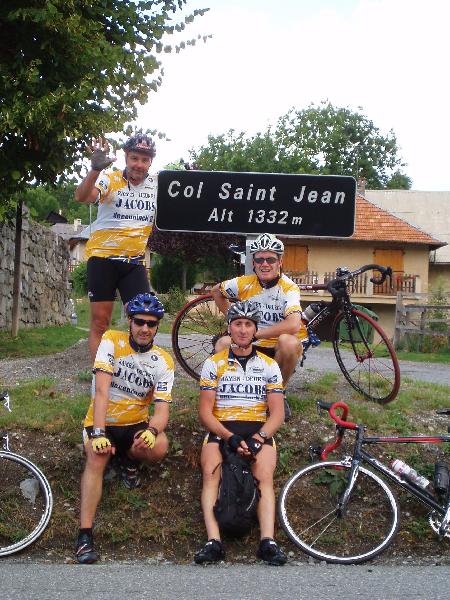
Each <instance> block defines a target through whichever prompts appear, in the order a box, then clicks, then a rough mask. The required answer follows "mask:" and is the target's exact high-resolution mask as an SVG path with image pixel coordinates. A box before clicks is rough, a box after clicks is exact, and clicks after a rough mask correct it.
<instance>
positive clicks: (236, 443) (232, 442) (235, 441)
mask: <svg viewBox="0 0 450 600" xmlns="http://www.w3.org/2000/svg"><path fill="white" fill-rule="evenodd" d="M243 441H244V438H243V437H242V436H241V435H237V434H236V433H235V434H234V435H232V436H231V437H230V438H228V445H229V446H230V448H231V449H232V450H233V452H236V450H237V449H238V448H239V447H240V445H241V442H243Z"/></svg>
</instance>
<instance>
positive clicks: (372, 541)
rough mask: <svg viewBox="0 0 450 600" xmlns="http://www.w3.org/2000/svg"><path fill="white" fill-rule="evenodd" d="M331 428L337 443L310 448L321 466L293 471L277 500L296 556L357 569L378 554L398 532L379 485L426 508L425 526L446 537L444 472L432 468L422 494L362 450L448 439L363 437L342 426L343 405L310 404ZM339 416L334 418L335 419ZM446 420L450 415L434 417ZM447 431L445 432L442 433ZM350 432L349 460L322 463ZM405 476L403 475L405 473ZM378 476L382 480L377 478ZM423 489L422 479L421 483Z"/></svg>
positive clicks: (448, 504)
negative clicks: (400, 492) (432, 478)
mask: <svg viewBox="0 0 450 600" xmlns="http://www.w3.org/2000/svg"><path fill="white" fill-rule="evenodd" d="M317 405H318V408H319V409H325V410H327V411H328V412H329V414H330V416H331V418H332V419H334V421H335V422H336V424H337V425H336V439H335V440H334V441H333V442H332V443H329V444H328V445H326V446H325V447H324V448H323V449H317V448H310V451H312V453H316V454H320V456H321V459H322V461H323V462H316V463H314V464H311V465H309V466H307V467H304V468H302V469H300V470H299V471H298V472H297V473H295V474H294V475H292V477H290V479H288V481H287V482H286V483H285V485H284V487H283V489H282V491H281V494H280V497H279V500H278V516H279V520H280V524H281V526H282V527H283V529H284V531H285V532H286V534H287V535H288V537H289V538H290V540H291V541H292V542H293V543H294V544H295V545H296V546H297V547H298V548H300V549H301V550H303V551H304V552H306V554H309V555H310V556H312V557H314V558H317V559H319V560H324V561H327V562H331V563H341V564H348V563H361V562H364V561H366V560H370V559H372V558H374V557H375V556H377V555H378V554H380V553H381V552H383V551H384V550H385V549H386V548H387V547H388V546H389V545H390V544H391V543H392V541H393V540H394V538H395V535H396V533H397V529H398V526H399V513H400V509H399V505H398V502H397V500H396V498H395V496H394V494H393V492H392V490H391V488H390V486H389V485H388V483H387V482H386V480H387V481H389V482H390V483H393V484H395V485H398V486H400V487H401V488H402V489H404V490H406V491H407V492H409V494H411V495H412V496H414V497H415V498H416V499H417V500H418V501H419V502H421V503H422V504H424V505H425V506H426V507H427V508H428V509H429V511H430V512H429V515H428V521H429V524H430V526H431V528H432V529H433V531H435V532H436V534H437V535H438V536H439V538H441V539H444V538H449V537H450V494H449V469H448V465H447V464H446V463H437V465H436V468H435V473H436V475H435V481H434V484H433V483H430V484H429V485H427V486H426V487H425V488H424V487H422V486H421V485H419V483H414V482H413V481H411V480H410V479H408V476H407V474H399V473H397V472H396V471H394V470H393V469H392V467H391V466H389V465H385V464H384V463H382V462H380V460H378V459H377V458H375V457H374V456H372V454H370V453H369V452H368V450H367V446H368V445H370V444H395V443H399V444H405V443H406V444H408V443H413V444H424V443H426V444H430V443H433V444H438V443H445V442H450V435H437V436H427V435H424V436H420V435H419V436H417V435H414V436H402V437H369V436H366V434H365V426H364V425H361V424H356V423H352V422H351V421H347V415H348V406H347V404H345V403H344V402H335V403H334V404H327V403H325V402H321V401H319V402H317ZM338 409H339V410H342V413H341V416H339V415H337V414H336V411H337V410H338ZM437 413H438V414H445V415H449V414H450V409H443V410H439V411H437ZM449 429H450V428H449ZM348 430H352V431H354V432H355V434H356V439H355V444H354V448H353V454H352V455H351V456H346V457H345V458H343V459H342V460H340V461H335V462H332V461H327V455H328V453H329V452H331V451H333V450H335V449H336V448H338V447H339V446H340V445H341V443H342V439H343V437H344V434H345V433H346V432H347V431H348ZM404 473H406V471H404ZM378 474H380V475H382V476H383V477H380V476H379V475H378ZM425 483H426V481H425Z"/></svg>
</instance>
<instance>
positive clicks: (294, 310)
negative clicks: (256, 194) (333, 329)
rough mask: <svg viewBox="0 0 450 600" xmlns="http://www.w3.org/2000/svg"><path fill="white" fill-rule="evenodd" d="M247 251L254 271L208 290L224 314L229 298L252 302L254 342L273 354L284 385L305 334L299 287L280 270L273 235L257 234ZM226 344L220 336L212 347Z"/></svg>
mask: <svg viewBox="0 0 450 600" xmlns="http://www.w3.org/2000/svg"><path fill="white" fill-rule="evenodd" d="M250 253H251V255H252V259H253V270H254V272H255V274H254V275H242V276H241V277H235V278H234V279H230V280H228V281H223V282H222V283H218V284H217V285H216V286H214V287H213V289H212V290H211V294H212V296H213V298H214V301H215V303H216V304H217V307H218V308H219V310H220V311H221V312H223V313H224V314H226V312H227V310H228V307H229V300H251V301H252V302H255V303H256V305H257V306H258V308H259V309H260V311H261V321H260V323H259V326H258V331H257V332H256V335H255V346H256V348H257V349H258V350H259V351H260V352H264V353H265V354H267V355H268V356H271V357H272V358H275V360H276V361H277V363H278V365H279V366H280V370H281V374H282V376H283V383H284V386H285V387H286V384H287V382H288V381H289V378H290V377H291V375H292V373H293V372H294V370H295V366H296V364H297V361H298V359H299V358H300V356H301V354H302V352H303V346H302V343H301V339H302V338H304V337H306V335H307V334H306V329H305V327H304V325H303V323H302V319H301V307H300V290H299V287H298V285H297V284H296V283H294V282H293V281H292V280H291V279H289V277H287V276H286V275H284V274H283V273H282V266H283V253H284V245H283V242H282V241H280V240H279V239H277V238H276V237H275V236H274V235H271V234H269V233H263V234H261V235H259V236H258V237H257V238H256V240H254V241H253V242H252V244H251V246H250ZM229 345H230V338H229V337H228V336H224V337H222V338H220V339H219V340H218V342H217V344H216V351H219V350H222V349H223V348H225V347H226V346H229Z"/></svg>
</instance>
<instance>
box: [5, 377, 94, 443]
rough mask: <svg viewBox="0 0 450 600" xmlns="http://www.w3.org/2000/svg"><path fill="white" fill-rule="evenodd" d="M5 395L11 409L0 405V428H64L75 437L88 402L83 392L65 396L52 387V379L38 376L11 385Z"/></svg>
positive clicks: (60, 430)
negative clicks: (9, 399) (4, 408)
mask: <svg viewBox="0 0 450 600" xmlns="http://www.w3.org/2000/svg"><path fill="white" fill-rule="evenodd" d="M9 395H10V398H11V403H10V407H11V409H12V412H7V411H6V410H1V407H0V428H5V429H10V428H11V427H20V428H21V429H33V430H39V431H43V432H48V433H60V432H64V433H65V434H67V435H69V436H72V435H74V436H75V437H76V439H77V440H78V441H79V437H80V431H81V428H82V423H83V420H84V417H85V415H86V411H87V408H88V405H89V397H88V395H87V394H76V395H73V396H68V395H66V394H63V393H62V392H57V391H56V390H55V382H54V381H53V380H51V379H48V378H42V379H36V380H34V381H32V382H28V383H23V384H21V385H18V386H15V387H14V388H11V389H10V390H9Z"/></svg>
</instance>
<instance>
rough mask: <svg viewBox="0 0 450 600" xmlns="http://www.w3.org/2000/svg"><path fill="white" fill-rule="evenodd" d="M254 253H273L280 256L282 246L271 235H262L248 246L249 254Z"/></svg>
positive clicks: (282, 250)
mask: <svg viewBox="0 0 450 600" xmlns="http://www.w3.org/2000/svg"><path fill="white" fill-rule="evenodd" d="M256 252H275V254H279V255H280V256H281V255H283V254H284V244H283V242H282V241H281V240H279V239H278V238H276V237H275V236H274V235H272V234H271V233H262V234H261V235H259V236H258V237H257V238H256V240H254V241H253V242H252V243H251V244H250V254H256Z"/></svg>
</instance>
